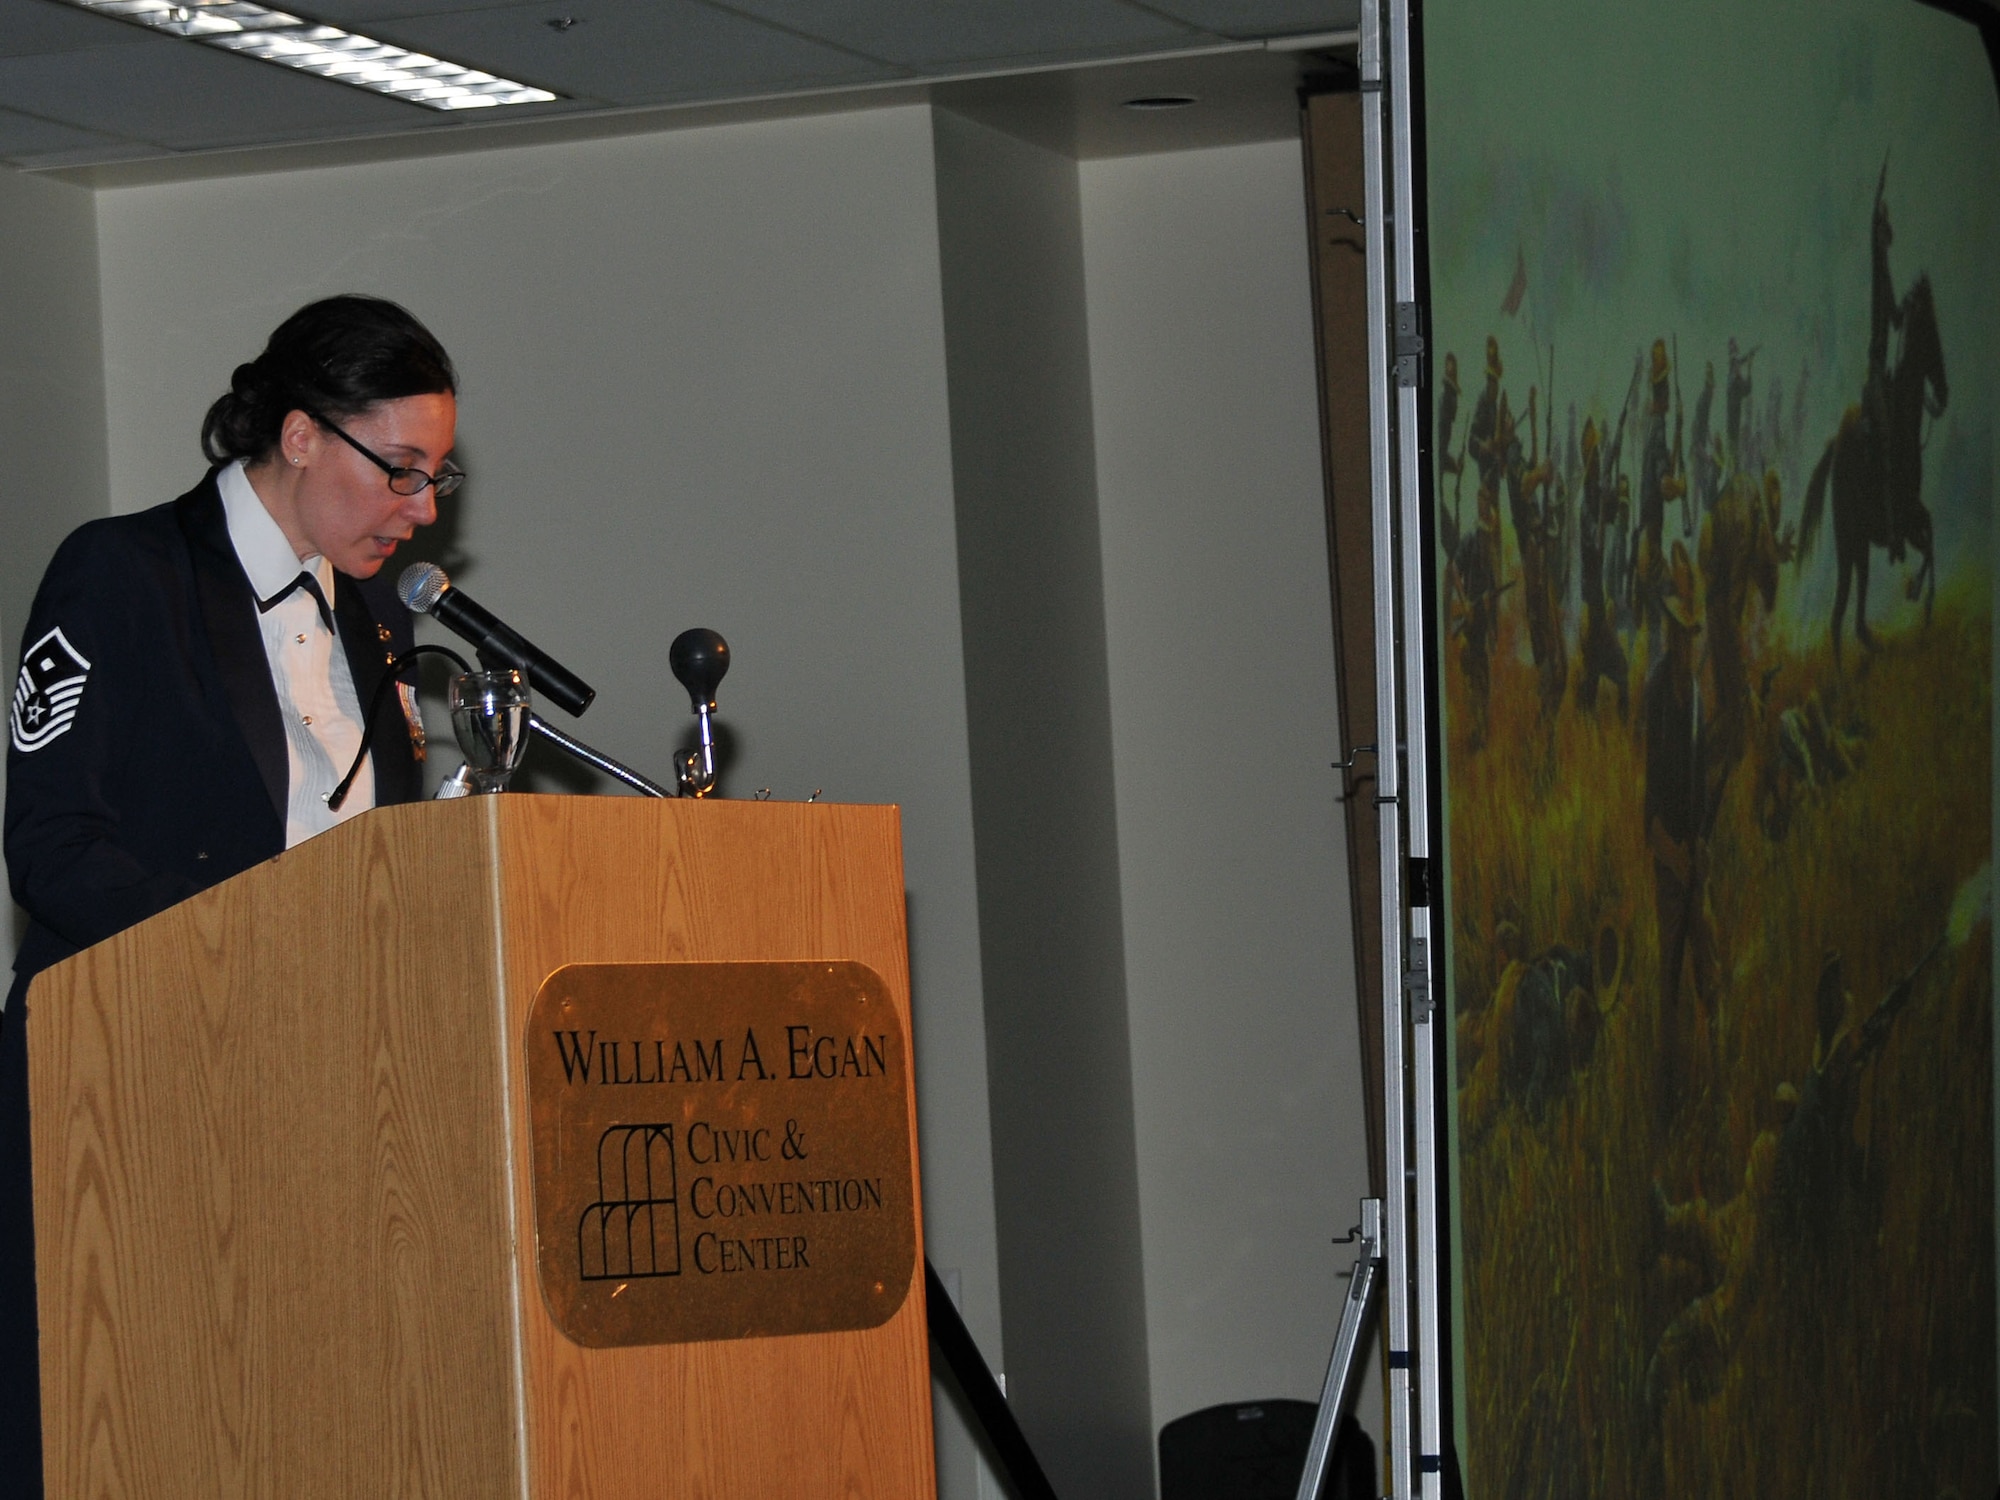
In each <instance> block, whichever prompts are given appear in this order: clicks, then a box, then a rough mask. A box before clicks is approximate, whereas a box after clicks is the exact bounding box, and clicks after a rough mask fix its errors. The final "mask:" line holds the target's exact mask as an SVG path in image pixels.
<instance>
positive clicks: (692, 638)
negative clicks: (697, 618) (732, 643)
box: [667, 629, 729, 713]
mask: <svg viewBox="0 0 2000 1500" xmlns="http://www.w3.org/2000/svg"><path fill="white" fill-rule="evenodd" d="M667 665H668V666H670V667H672V668H673V672H674V676H676V677H678V678H679V679H680V680H681V686H682V687H684V688H686V689H687V690H688V698H689V699H690V700H691V701H692V702H693V704H694V711H695V712H696V713H700V712H701V711H702V710H703V709H707V710H709V711H710V712H711V713H712V712H714V710H715V688H716V684H717V683H719V682H721V681H722V674H723V673H725V672H727V671H728V670H729V642H727V641H725V640H724V639H723V638H722V637H721V636H719V635H717V634H716V633H715V632H714V631H713V630H702V629H695V630H683V631H682V632H681V633H680V634H679V635H677V636H675V637H674V643H673V645H671V646H669V647H668V648H667Z"/></svg>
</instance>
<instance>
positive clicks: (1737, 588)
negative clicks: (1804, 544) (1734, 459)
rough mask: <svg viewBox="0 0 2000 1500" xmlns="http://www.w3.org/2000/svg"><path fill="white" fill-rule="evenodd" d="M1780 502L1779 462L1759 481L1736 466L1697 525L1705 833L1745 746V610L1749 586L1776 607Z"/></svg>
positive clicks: (1752, 715) (1782, 544)
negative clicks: (1706, 695) (1707, 687)
mask: <svg viewBox="0 0 2000 1500" xmlns="http://www.w3.org/2000/svg"><path fill="white" fill-rule="evenodd" d="M1780 501H1781V496H1780V484H1779V480H1778V471H1777V470H1776V469H1766V470H1765V471H1764V480H1763V483H1762V484H1761V485H1760V484H1759V483H1758V482H1757V481H1756V480H1755V479H1754V478H1753V477H1752V476H1750V475H1748V474H1742V473H1739V474H1737V475H1735V476H1734V477H1733V478H1732V479H1731V480H1730V481H1729V483H1728V484H1727V485H1726V486H1724V488H1723V492H1722V495H1721V498H1719V499H1718V500H1717V501H1716V503H1715V509H1714V511H1713V512H1711V513H1710V515H1709V517H1708V519H1707V520H1706V521H1704V522H1703V523H1702V527H1701V543H1700V561H1701V576H1702V582H1703V584H1704V585H1705V590H1704V592H1705V594H1706V596H1707V604H1706V609H1705V618H1706V620H1707V624H1708V637H1707V642H1706V644H1707V652H1706V655H1707V659H1708V671H1709V681H1710V683H1711V684H1712V685H1713V687H1714V689H1715V698H1714V703H1715V711H1714V716H1713V719H1712V722H1711V723H1710V725H1709V726H1708V730H1707V735H1708V744H1707V747H1706V770H1707V775H1708V778H1709V786H1708V788H1707V790H1706V791H1705V793H1704V802H1705V808H1704V813H1703V819H1702V821H1703V824H1704V827H1703V830H1702V831H1703V833H1704V835H1705V834H1706V833H1707V831H1708V830H1707V826H1706V825H1707V824H1708V823H1709V822H1710V821H1711V820H1712V819H1713V818H1714V816H1715V810H1716V808H1717V806H1718V805H1719V804H1720V802H1721V799H1722V782H1723V781H1725V780H1726V779H1727V778H1728V776H1729V773H1730V772H1731V771H1732V770H1733V769H1734V768H1735V766H1736V765H1737V763H1738V762H1739V761H1741V760H1742V759H1743V755H1744V752H1745V751H1746V750H1748V748H1749V745H1750V731H1751V726H1752V724H1753V723H1754V721H1755V719H1756V716H1757V712H1758V704H1757V702H1756V693H1755V690H1754V689H1753V688H1752V686H1751V680H1750V678H1751V670H1750V666H1751V664H1750V646H1749V641H1748V639H1747V638H1746V636H1745V624H1744V617H1745V615H1746V614H1747V613H1748V611H1749V607H1750V598H1751V595H1752V593H1753V592H1754V593H1755V594H1756V596H1757V597H1758V598H1760V599H1761V600H1762V601H1763V604H1764V613H1765V614H1766V615H1769V614H1770V613H1771V611H1772V610H1774V609H1776V608H1777V604H1778V571H1779V568H1780V567H1781V566H1782V565H1783V564H1784V563H1785V562H1786V561H1788V560H1789V559H1790V557H1791V555H1792V546H1791V542H1790V540H1789V539H1788V538H1786V537H1783V536H1781V535H1780V534H1779V531H1778V516H1779V510H1780Z"/></svg>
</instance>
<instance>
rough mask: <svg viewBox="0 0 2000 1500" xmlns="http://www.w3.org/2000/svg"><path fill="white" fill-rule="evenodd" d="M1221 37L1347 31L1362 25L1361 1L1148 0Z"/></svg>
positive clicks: (1152, 5) (1149, 2)
mask: <svg viewBox="0 0 2000 1500" xmlns="http://www.w3.org/2000/svg"><path fill="white" fill-rule="evenodd" d="M1146 3H1147V4H1148V5H1149V6H1151V7H1152V8H1153V9H1154V10H1157V11H1164V12H1165V13H1166V14H1167V15H1170V16H1178V17H1179V18H1180V19H1181V20H1183V21H1186V22H1187V23H1188V24H1189V25H1190V26H1199V27H1201V28H1202V30H1204V31H1212V32H1214V33H1216V35H1218V36H1228V37H1267V36H1290V35H1296V34H1297V33H1300V32H1311V31H1345V30H1347V29H1348V28H1349V27H1351V26H1358V25H1360V24H1361V0H1146Z"/></svg>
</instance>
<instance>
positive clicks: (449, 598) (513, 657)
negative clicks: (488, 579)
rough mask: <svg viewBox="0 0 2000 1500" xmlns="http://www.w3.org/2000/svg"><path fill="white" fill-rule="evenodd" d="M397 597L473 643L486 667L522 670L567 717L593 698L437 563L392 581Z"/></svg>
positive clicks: (412, 566)
mask: <svg viewBox="0 0 2000 1500" xmlns="http://www.w3.org/2000/svg"><path fill="white" fill-rule="evenodd" d="M396 593H397V595H398V597H400V598H401V599H402V601H403V603H404V605H405V606H406V607H407V608H408V609H409V610H410V611H411V613H413V614H419V615H433V616H435V617H436V618H437V621H438V623H439V624H441V625H443V626H444V627H445V628H446V629H447V630H450V631H452V632H454V633H455V634H457V635H460V636H463V637H464V638H465V639H466V640H468V641H470V642H472V644H473V645H474V646H475V647H476V648H477V649H478V651H479V656H480V660H482V661H484V662H486V663H487V664H488V665H489V666H495V667H501V666H505V667H518V668H519V669H520V670H521V671H523V672H526V673H527V674H528V681H529V683H530V684H531V685H532V686H533V687H534V690H535V692H536V693H538V694H539V695H540V696H542V697H544V698H546V699H548V700H549V701H550V702H551V703H553V704H555V705H556V707H558V708H560V709H562V710H563V711H564V712H565V713H571V714H577V715H581V714H582V713H583V711H584V710H585V709H587V708H589V707H590V704H591V700H592V699H593V698H595V697H596V696H597V689H595V688H593V687H592V686H590V684H589V683H587V682H585V681H584V680H583V679H582V678H581V677H578V676H577V675H576V674H575V673H574V672H572V671H570V670H569V668H567V667H565V666H564V665H563V664H562V663H561V662H559V661H557V660H556V659H555V658H554V657H553V656H550V655H549V654H548V653H547V652H546V651H544V650H542V649H541V647H539V646H537V645H536V644H535V643H534V642H533V641H531V640H529V639H528V638H527V637H526V636H524V635H522V634H521V633H520V632H519V631H517V630H515V629H514V628H513V627H512V626H510V625H507V624H506V623H505V622H503V621H502V620H501V619H500V617H499V616H498V615H496V614H494V613H493V612H492V611H491V610H489V609H487V608H486V607H485V606H483V605H481V604H478V603H476V602H474V601H473V600H471V599H469V598H467V597H466V595H465V593H464V591H463V590H461V589H457V588H454V587H453V586H452V582H451V577H450V575H449V574H447V573H446V572H445V570H444V569H443V568H440V567H439V566H438V565H437V564H436V563H411V564H410V565H409V567H407V568H405V569H403V573H402V576H401V577H400V578H398V579H397V580H396Z"/></svg>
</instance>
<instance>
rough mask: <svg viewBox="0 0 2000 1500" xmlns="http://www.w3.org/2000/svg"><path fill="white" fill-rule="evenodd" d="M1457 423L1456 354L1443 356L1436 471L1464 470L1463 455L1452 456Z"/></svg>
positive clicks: (1453, 473)
mask: <svg viewBox="0 0 2000 1500" xmlns="http://www.w3.org/2000/svg"><path fill="white" fill-rule="evenodd" d="M1457 423H1458V356H1457V355H1456V354H1446V355H1445V357H1444V389H1443V390H1442V391H1440V392H1438V429H1437V430H1438V461H1437V466H1438V472H1439V473H1440V474H1450V475H1452V476H1454V477H1456V476H1457V475H1459V474H1461V473H1463V472H1464V470H1465V455H1464V454H1462V453H1461V454H1460V455H1458V457H1456V458H1454V457H1452V453H1451V431H1452V428H1453V427H1455V426H1456V425H1457Z"/></svg>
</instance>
